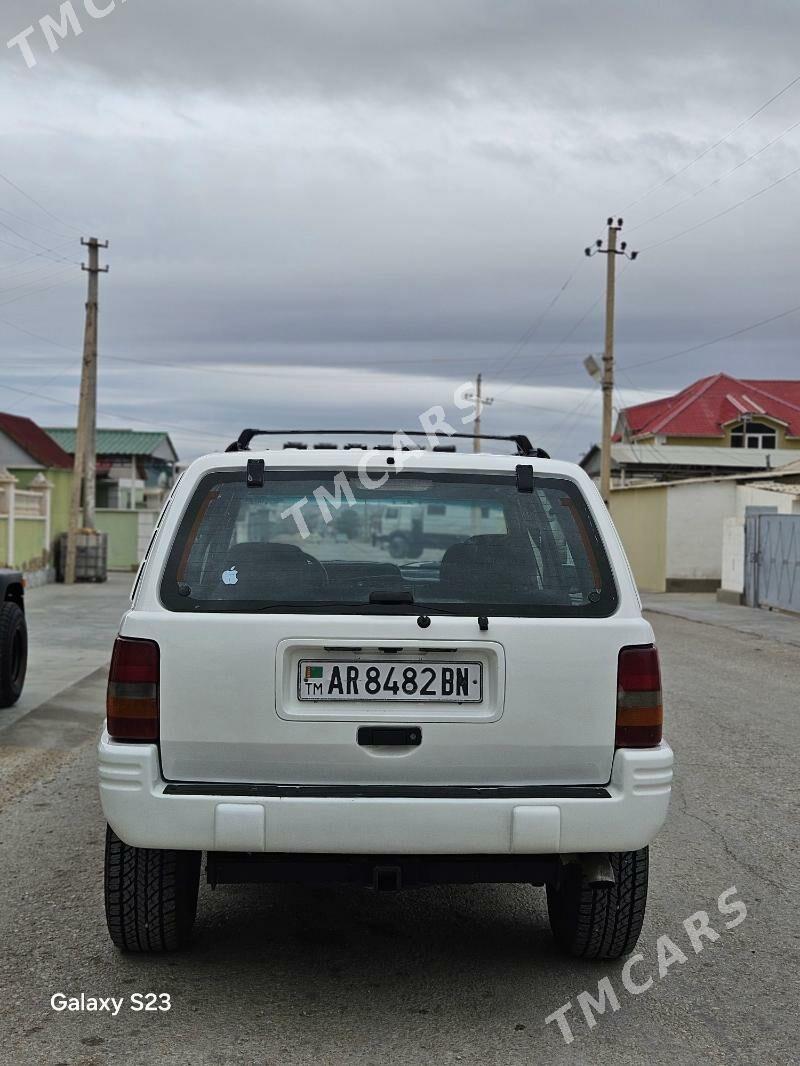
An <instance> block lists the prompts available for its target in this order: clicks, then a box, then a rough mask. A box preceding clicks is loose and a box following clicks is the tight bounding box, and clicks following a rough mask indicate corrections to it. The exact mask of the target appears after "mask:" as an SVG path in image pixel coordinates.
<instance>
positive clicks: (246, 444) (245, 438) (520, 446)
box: [225, 429, 550, 459]
mask: <svg viewBox="0 0 800 1066" xmlns="http://www.w3.org/2000/svg"><path fill="white" fill-rule="evenodd" d="M396 434H398V435H403V436H406V437H427V436H428V434H427V433H426V432H425V431H424V430H421V429H406V430H392V429H243V430H242V432H241V433H240V434H239V436H238V438H237V439H236V440H235V441H234V442H233V443H232V444H229V445H228V447H227V448H226V449H225V451H226V452H247V451H250V444H251V442H252V440H253V437H265V436H270V437H295V436H315V437H322V436H347V437H361V436H367V437H394V436H395V435H396ZM447 437H448V439H450V438H452V437H458V438H461V439H463V440H476V439H477V440H502V441H506V442H508V443H509V444H514V445H516V448H517V455H524V456H527V457H529V458H536V459H549V458H550V456H549V455H548V453H547V452H546V451H545V450H544V449H543V448H535V447H534V446H533V445H532V444H531V442H530V439H529V438H528V437H527V436H526V435H525V434H524V433H512V434H510V435H509V436H499V435H497V434H494V433H448V434H447ZM307 447H308V445H305V444H300V443H298V442H297V441H286V443H285V444H284V448H307ZM315 447H319V445H315ZM323 447H325V445H323ZM327 447H331V445H328V446H327ZM345 447H346V448H358V447H361V445H355V444H347V445H345ZM377 447H378V448H380V450H381V451H391V450H392V446H391V445H386V444H383V445H377ZM449 448H453V450H455V449H454V447H453V446H452V445H449V446H448V445H441V444H437V445H434V448H433V450H434V451H444V450H448V449H449Z"/></svg>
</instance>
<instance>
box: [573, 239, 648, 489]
mask: <svg viewBox="0 0 800 1066" xmlns="http://www.w3.org/2000/svg"><path fill="white" fill-rule="evenodd" d="M606 225H607V226H608V237H607V240H606V246H605V248H604V247H603V242H602V240H601V239H600V238H598V239H597V240H596V241H595V242H594V246H593V247H590V248H586V249H584V250H585V253H586V255H588V256H592V255H597V254H598V253H599V254H600V255H604V256H606V338H605V347H604V349H603V374H602V378H601V384H602V389H603V436H602V446H601V453H600V460H601V465H600V495H601V496H602V497H603V500H604V501H605V505H606V507H608V505H609V500H610V498H611V420H612V414H613V403H614V304H615V296H616V279H617V256H618V255H624V256H625V257H626V258H627V259H631V260H633V259H635V258H636V256H637V255H638V254H639V253H638V252H628V251H627V250H626V249H627V244H626V243H625V241H622V243H621V244H620V246H619V248H617V234H618V233H619V231H620V230H621V229H622V219H621V218H618V219H617V220H616V222H614V219H613V218H609V219H608V220H607V222H606Z"/></svg>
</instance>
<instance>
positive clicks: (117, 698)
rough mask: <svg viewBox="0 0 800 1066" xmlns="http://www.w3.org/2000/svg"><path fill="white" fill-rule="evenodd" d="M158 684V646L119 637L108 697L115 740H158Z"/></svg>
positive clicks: (108, 719)
mask: <svg viewBox="0 0 800 1066" xmlns="http://www.w3.org/2000/svg"><path fill="white" fill-rule="evenodd" d="M158 681H159V649H158V644H156V642H155V641H154V640H133V639H131V638H130V637H117V639H116V641H115V642H114V653H113V655H112V656H111V671H110V673H109V675H108V695H107V697H106V723H107V729H108V735H109V736H110V737H111V739H112V740H149V741H155V740H158Z"/></svg>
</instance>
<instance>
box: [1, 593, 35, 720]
mask: <svg viewBox="0 0 800 1066" xmlns="http://www.w3.org/2000/svg"><path fill="white" fill-rule="evenodd" d="M27 668H28V627H27V626H26V624H25V613H24V611H23V610H22V608H21V607H20V606H19V604H17V603H13V602H12V601H11V600H7V601H6V602H5V603H1V604H0V707H13V706H14V704H15V703H16V702H17V700H18V699H19V698H20V696H21V695H22V688H23V686H24V684H25V672H26V670H27Z"/></svg>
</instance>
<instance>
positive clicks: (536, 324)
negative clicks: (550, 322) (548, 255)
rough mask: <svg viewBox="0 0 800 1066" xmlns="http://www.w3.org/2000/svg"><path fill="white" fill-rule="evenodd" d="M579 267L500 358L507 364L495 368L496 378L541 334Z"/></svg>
mask: <svg viewBox="0 0 800 1066" xmlns="http://www.w3.org/2000/svg"><path fill="white" fill-rule="evenodd" d="M582 262H583V256H581V263H582ZM579 266H580V264H579ZM579 266H578V267H576V268H575V269H574V270H573V271H572V273H571V274H570V275H569V277H568V278H567V279H566V280H565V281H564V282H563V283H562V284H561V286H560V287H559V289H558V290H557V292H556V293H555V295H554V296H553V298H552V299H551V300H550V302H549V303H548V304H547V305H546V306H545V307H544V309H543V310H542V311H541V313H540V314H539V316H538V317H537V318H536V319H535V320H534V321H533V323H532V324H531V325H530V326H529V327H528V329H526V330H525V332H524V333H523V335H522V336H521V337H520V339H519V340H518V341H517V343H516V344H515V345H512V346H511V348H510V349H509V351H508V352H507V353H506V355H503V356H500V358H501V359H504V360H505V362H503V364H502V366H499V367H495V368H494V370H493V371H492V373H493V374H494V376H495V377H499V376H500V375H501V374H503V373H505V372H506V371H507V370H508V368H509V367H510V366H511V364H512V363H513V362H514V360H515V359H516V358H517V357H518V356H519V354H520V353H521V351H522V349H523V348H524V347H525V345H526V344H528V343H529V342H530V341H531V340H532V339H533V338H534V337H535V336H536V334H537V333H538V332H539V328H540V326H541V325H542V322H544V320H545V318H546V317H547V315H548V314H549V313H550V312H551V311H552V310H553V308H554V307H555V305H556V304H557V303H558V301H559V300H560V299H561V297H562V296H563V295H564V292H565V291H566V289H567V288H569V286H570V284H571V282H572V280H573V278H574V277H575V275H576V274H577V273H578V269H579Z"/></svg>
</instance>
